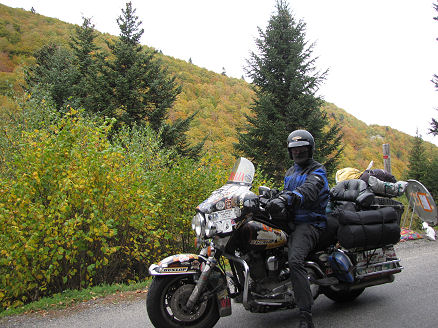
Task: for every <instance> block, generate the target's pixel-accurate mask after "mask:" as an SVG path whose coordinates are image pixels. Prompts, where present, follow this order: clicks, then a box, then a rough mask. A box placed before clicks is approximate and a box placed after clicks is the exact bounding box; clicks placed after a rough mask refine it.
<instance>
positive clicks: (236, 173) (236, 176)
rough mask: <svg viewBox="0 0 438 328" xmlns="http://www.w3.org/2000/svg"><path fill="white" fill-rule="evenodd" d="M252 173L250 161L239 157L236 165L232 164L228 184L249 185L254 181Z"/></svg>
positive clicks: (253, 170)
mask: <svg viewBox="0 0 438 328" xmlns="http://www.w3.org/2000/svg"><path fill="white" fill-rule="evenodd" d="M254 173H255V169H254V165H253V164H252V163H251V161H250V160H248V159H246V158H244V157H240V158H239V159H238V160H237V161H236V163H234V166H233V169H232V170H231V173H230V176H229V178H228V183H244V184H248V185H250V184H252V181H253V180H254Z"/></svg>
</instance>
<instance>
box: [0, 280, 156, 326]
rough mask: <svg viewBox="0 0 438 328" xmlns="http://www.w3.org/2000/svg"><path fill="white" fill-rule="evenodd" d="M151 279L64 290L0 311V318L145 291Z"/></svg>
mask: <svg viewBox="0 0 438 328" xmlns="http://www.w3.org/2000/svg"><path fill="white" fill-rule="evenodd" d="M151 281H152V280H151V279H148V280H145V281H143V282H138V283H133V284H129V285H125V284H113V285H100V286H94V287H90V288H86V289H82V290H66V291H63V292H62V293H58V294H55V295H52V296H50V297H44V298H42V299H40V300H38V301H35V302H32V303H29V304H25V305H23V306H20V307H17V308H9V309H6V310H2V309H0V318H3V317H7V316H10V315H17V314H22V313H26V312H35V311H43V310H54V309H62V308H66V307H68V306H70V305H74V304H78V303H81V302H84V301H89V300H92V299H96V298H100V297H105V296H108V295H111V294H114V293H116V292H129V291H135V290H142V289H145V288H146V287H147V286H148V285H149V284H150V283H151Z"/></svg>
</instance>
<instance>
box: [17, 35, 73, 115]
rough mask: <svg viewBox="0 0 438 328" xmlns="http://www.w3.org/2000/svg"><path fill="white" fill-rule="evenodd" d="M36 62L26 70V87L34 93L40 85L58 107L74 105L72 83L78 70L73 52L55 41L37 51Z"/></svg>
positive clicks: (59, 108) (58, 108)
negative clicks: (74, 62) (74, 63)
mask: <svg viewBox="0 0 438 328" xmlns="http://www.w3.org/2000/svg"><path fill="white" fill-rule="evenodd" d="M34 57H35V64H34V65H32V66H30V67H27V68H26V70H25V82H26V86H25V89H26V90H27V91H28V92H29V93H32V91H33V90H34V89H35V88H36V87H38V88H40V89H43V90H45V91H46V92H47V93H48V95H49V96H50V97H51V98H52V100H53V102H54V104H55V106H56V109H57V110H59V111H62V110H64V109H65V106H66V105H72V106H74V105H75V104H74V99H72V97H73V95H74V92H73V89H72V85H74V84H75V81H77V79H78V74H79V73H78V71H77V69H76V68H75V66H74V65H73V63H72V54H71V52H70V51H69V50H68V49H66V48H63V47H61V46H59V45H56V44H54V43H50V44H47V45H45V46H43V47H42V48H41V49H39V50H38V51H36V52H35V54H34Z"/></svg>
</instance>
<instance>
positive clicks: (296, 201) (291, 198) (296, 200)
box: [280, 191, 301, 208]
mask: <svg viewBox="0 0 438 328" xmlns="http://www.w3.org/2000/svg"><path fill="white" fill-rule="evenodd" d="M280 197H283V198H284V199H286V204H287V205H289V207H290V208H297V207H299V206H300V205H301V197H300V196H298V195H297V194H295V193H293V192H291V191H285V192H283V193H282V194H281V195H280Z"/></svg>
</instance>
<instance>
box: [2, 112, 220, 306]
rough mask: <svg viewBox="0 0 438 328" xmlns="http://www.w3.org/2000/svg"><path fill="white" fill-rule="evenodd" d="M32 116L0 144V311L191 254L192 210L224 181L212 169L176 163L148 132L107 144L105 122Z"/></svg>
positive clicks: (216, 166) (127, 277) (211, 164)
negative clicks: (179, 254)
mask: <svg viewBox="0 0 438 328" xmlns="http://www.w3.org/2000/svg"><path fill="white" fill-rule="evenodd" d="M35 106H36V104H30V107H33V108H34V113H33V116H32V115H31V116H30V117H34V119H27V120H26V119H24V118H23V117H21V119H22V121H21V123H20V124H19V125H18V126H19V127H18V128H17V129H15V130H14V129H13V128H12V125H10V126H9V129H8V130H5V134H6V138H4V140H7V141H8V142H5V143H3V144H2V145H3V153H5V154H6V155H5V156H3V164H5V167H7V169H5V170H3V171H0V304H1V306H2V307H3V308H8V307H15V306H18V305H21V304H23V303H26V302H29V301H33V300H36V299H39V298H41V297H42V296H45V295H51V294H53V293H57V292H60V291H63V290H66V289H80V288H84V287H88V286H92V285H97V284H102V283H114V282H128V281H131V280H139V279H142V278H144V277H145V276H146V275H147V268H148V266H149V264H151V263H153V262H156V261H158V260H160V259H161V258H162V257H164V256H167V255H170V254H172V253H176V252H182V251H189V250H190V249H191V248H192V246H191V243H190V239H192V237H193V235H192V232H191V227H190V222H191V218H192V216H193V215H194V213H195V207H196V206H197V205H198V204H199V203H200V202H202V201H203V200H204V199H205V198H206V197H208V195H209V194H210V192H211V191H212V190H214V189H216V188H217V187H218V186H220V185H221V184H222V183H223V182H224V181H225V179H226V175H227V174H226V173H227V171H226V170H225V171H224V169H223V168H222V167H221V161H220V160H219V159H216V158H208V157H205V158H203V159H202V160H201V161H200V162H194V161H193V160H189V159H184V158H179V157H175V155H174V154H171V153H169V152H168V151H163V150H160V147H159V140H158V139H157V137H156V134H155V133H154V132H153V131H152V130H151V129H149V128H148V127H142V128H133V129H130V130H128V129H122V130H120V131H119V132H118V133H116V134H113V135H111V138H112V139H111V140H112V141H111V142H110V141H109V139H108V136H109V135H110V134H109V131H110V129H111V124H110V123H108V122H101V123H99V124H98V123H96V121H93V120H90V119H86V118H84V117H83V116H82V114H81V113H80V112H77V111H75V110H71V111H70V112H69V113H67V114H66V115H65V116H63V117H62V118H59V117H52V116H50V113H49V112H47V113H38V109H36V108H35ZM49 107H50V106H49ZM28 110H29V109H28V108H27V109H22V113H23V114H26V111H28ZM45 110H48V109H47V108H45ZM24 116H26V115H24ZM43 117H44V119H42V118H43ZM18 119H20V117H18ZM43 121H44V122H45V123H43ZM38 122H39V123H38ZM38 127H39V128H38ZM8 145H9V146H8ZM170 158H172V161H171V162H170ZM224 172H225V173H224Z"/></svg>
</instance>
